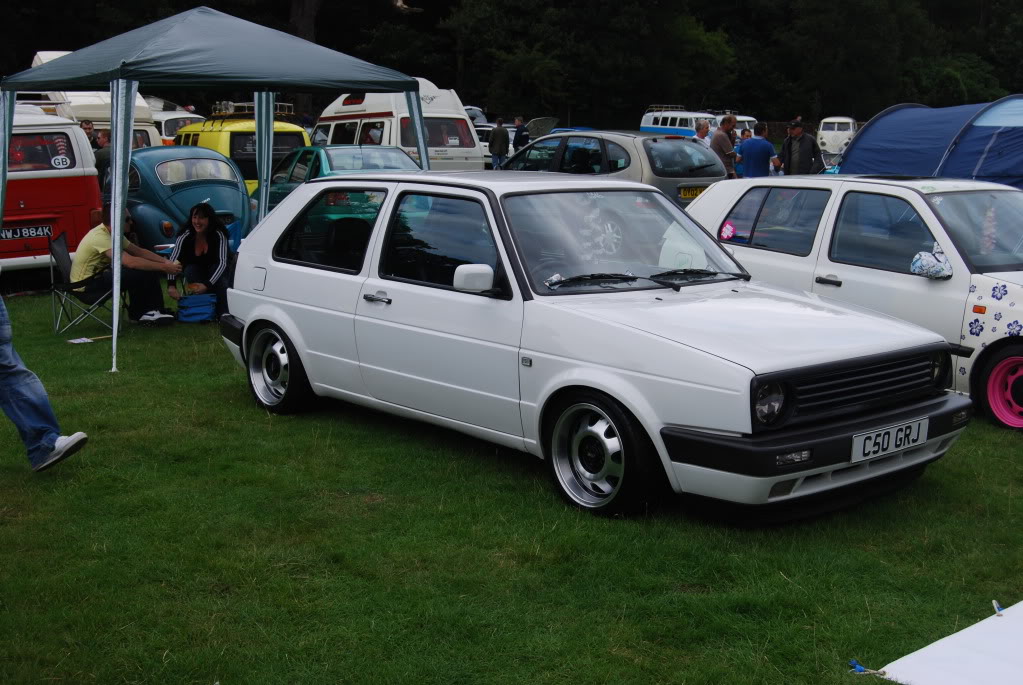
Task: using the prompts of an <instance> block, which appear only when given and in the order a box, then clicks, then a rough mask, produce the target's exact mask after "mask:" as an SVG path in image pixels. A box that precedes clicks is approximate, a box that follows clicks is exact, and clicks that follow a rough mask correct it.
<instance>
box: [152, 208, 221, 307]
mask: <svg viewBox="0 0 1023 685" xmlns="http://www.w3.org/2000/svg"><path fill="white" fill-rule="evenodd" d="M229 245H230V238H229V237H228V235H227V229H226V228H225V227H224V222H223V221H221V220H220V217H218V216H217V213H216V212H215V211H213V207H211V206H210V205H208V204H207V203H205V202H200V203H199V204H197V205H196V206H194V207H192V209H190V210H189V212H188V223H187V224H185V225H184V226H182V227H181V230H180V231H178V237H177V240H175V241H174V250H173V251H172V252H171V256H170V261H172V262H177V263H179V264H180V265H181V267H182V268H181V271H182V273H183V274H184V276H185V280H186V281H188V286H187V287H186V294H187V295H202V294H204V293H213V294H215V295H216V296H217V310H216V311H217V316H218V317H219V316H220V315H221V314H226V313H227V257H228V248H229ZM177 280H178V274H176V273H169V274H168V275H167V294H168V295H170V296H171V298H172V299H174V300H179V299H181V292H180V291H179V290H178V285H177Z"/></svg>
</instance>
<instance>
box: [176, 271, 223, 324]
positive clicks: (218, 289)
mask: <svg viewBox="0 0 1023 685" xmlns="http://www.w3.org/2000/svg"><path fill="white" fill-rule="evenodd" d="M227 271H229V269H228V270H225V271H224V273H223V274H221V276H220V278H219V279H217V282H216V283H214V284H213V287H212V288H211V289H210V290H209V291H208V292H209V293H211V294H214V295H216V296H217V310H216V311H217V316H220V315H221V314H227ZM182 273H183V274H184V276H185V280H186V281H188V282H189V283H205V282H206V281H207V280H208V279H209V277H210V276H212V275H213V274H212V273H211V270H210V269H207V268H204V267H202V266H199V265H198V264H186V265H185V268H184V271H183V272H182ZM182 294H184V293H182Z"/></svg>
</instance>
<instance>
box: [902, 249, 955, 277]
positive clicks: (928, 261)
mask: <svg viewBox="0 0 1023 685" xmlns="http://www.w3.org/2000/svg"><path fill="white" fill-rule="evenodd" d="M909 271H910V273H912V274H915V275H917V276H923V277H924V278H930V279H931V280H935V281H947V280H948V279H950V278H952V265H951V264H949V263H948V259H946V258H945V253H944V252H942V251H941V248H940V247H939V248H938V249H937V251H936V252H917V253H916V256H914V257H913V262H912V264H910V266H909Z"/></svg>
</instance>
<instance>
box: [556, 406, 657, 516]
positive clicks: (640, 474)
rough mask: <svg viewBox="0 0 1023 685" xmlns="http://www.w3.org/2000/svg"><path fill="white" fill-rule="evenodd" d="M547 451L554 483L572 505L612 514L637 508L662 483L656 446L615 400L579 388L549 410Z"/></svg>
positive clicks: (655, 492) (633, 510) (655, 491)
mask: <svg viewBox="0 0 1023 685" xmlns="http://www.w3.org/2000/svg"><path fill="white" fill-rule="evenodd" d="M550 414H551V419H550V420H549V421H548V422H547V424H548V426H547V430H546V431H545V447H546V449H545V452H546V456H547V461H548V463H549V464H550V469H551V475H552V478H553V480H554V484H555V486H556V487H557V489H558V491H559V492H560V493H561V495H562V497H564V498H565V500H567V501H568V502H569V503H570V504H573V505H575V506H577V507H579V508H581V509H586V510H588V511H592V512H595V513H601V514H607V515H614V514H625V513H632V512H635V511H638V510H640V509H642V508H643V506H644V505H645V504H647V503H649V502H651V501H652V500H653V499H654V498H655V496H656V495H659V494H660V492H659V490H660V485H661V484H662V483H663V474H662V477H661V478H658V477H657V474H658V471H659V470H660V469H661V466H660V462H659V460H658V458H657V453H656V450H655V449H654V446H653V445H652V444H651V443H650V439H649V438H648V437H647V435H646V433H645V432H644V431H643V428H642V427H641V426H640V425H639V422H638V421H636V420H635V419H634V418H633V417H632V416H631V415H629V414H628V412H626V411H625V410H624V409H623V408H622V407H621V406H620V405H619V404H618V403H617V402H615V401H614V400H612V399H611V398H609V397H607V396H605V395H602V394H600V393H596V392H577V393H572V394H571V395H570V396H567V397H565V398H564V399H563V400H562V401H561V402H559V403H558V404H557V405H556V406H555V407H552V408H551V412H550Z"/></svg>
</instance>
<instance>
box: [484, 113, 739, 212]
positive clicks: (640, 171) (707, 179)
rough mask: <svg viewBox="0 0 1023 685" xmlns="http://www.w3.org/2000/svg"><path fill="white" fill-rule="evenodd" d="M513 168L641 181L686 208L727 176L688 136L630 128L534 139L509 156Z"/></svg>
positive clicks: (708, 151) (702, 148)
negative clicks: (646, 131) (708, 188)
mask: <svg viewBox="0 0 1023 685" xmlns="http://www.w3.org/2000/svg"><path fill="white" fill-rule="evenodd" d="M502 168H503V169H506V170H509V171H558V172H562V173H569V174H592V175H606V176H611V177H613V178H616V179H622V180H629V181H639V182H640V183H647V184H649V185H652V186H654V187H655V188H658V189H659V190H661V191H662V192H663V193H664V194H666V195H667V196H668V197H671V198H674V199H675V200H676V201H677V202H678V203H679V204H680V205H682V206H683V207H685V206H686V205H687V204H689V203H690V202H691V201H692V200H693V199H694V198H696V197H697V196H698V195H699V194H700V193H702V192H703V190H704V188H706V187H707V186H709V185H710V184H711V183H714V182H715V181H720V180H722V179H724V178H725V168H724V165H722V164H721V161H720V160H719V159H718V158H717V155H715V154H714V153H713V152H711V151H710V150H709V149H707V147H705V146H704V145H703V144H701V143H698V142H695V141H693V140H691V139H689V138H685V137H683V136H675V135H662V134H659V133H641V132H638V131H636V132H631V131H569V132H565V133H554V134H551V135H548V136H544V137H543V138H538V139H537V140H535V141H533V142H532V143H531V144H530V145H529V146H528V147H526V148H523V149H522V150H519V152H518V153H517V154H516V155H515V156H514V157H512V158H511V159H509V160H508V161H507V162H506V163H505V165H504V166H503V167H502Z"/></svg>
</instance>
